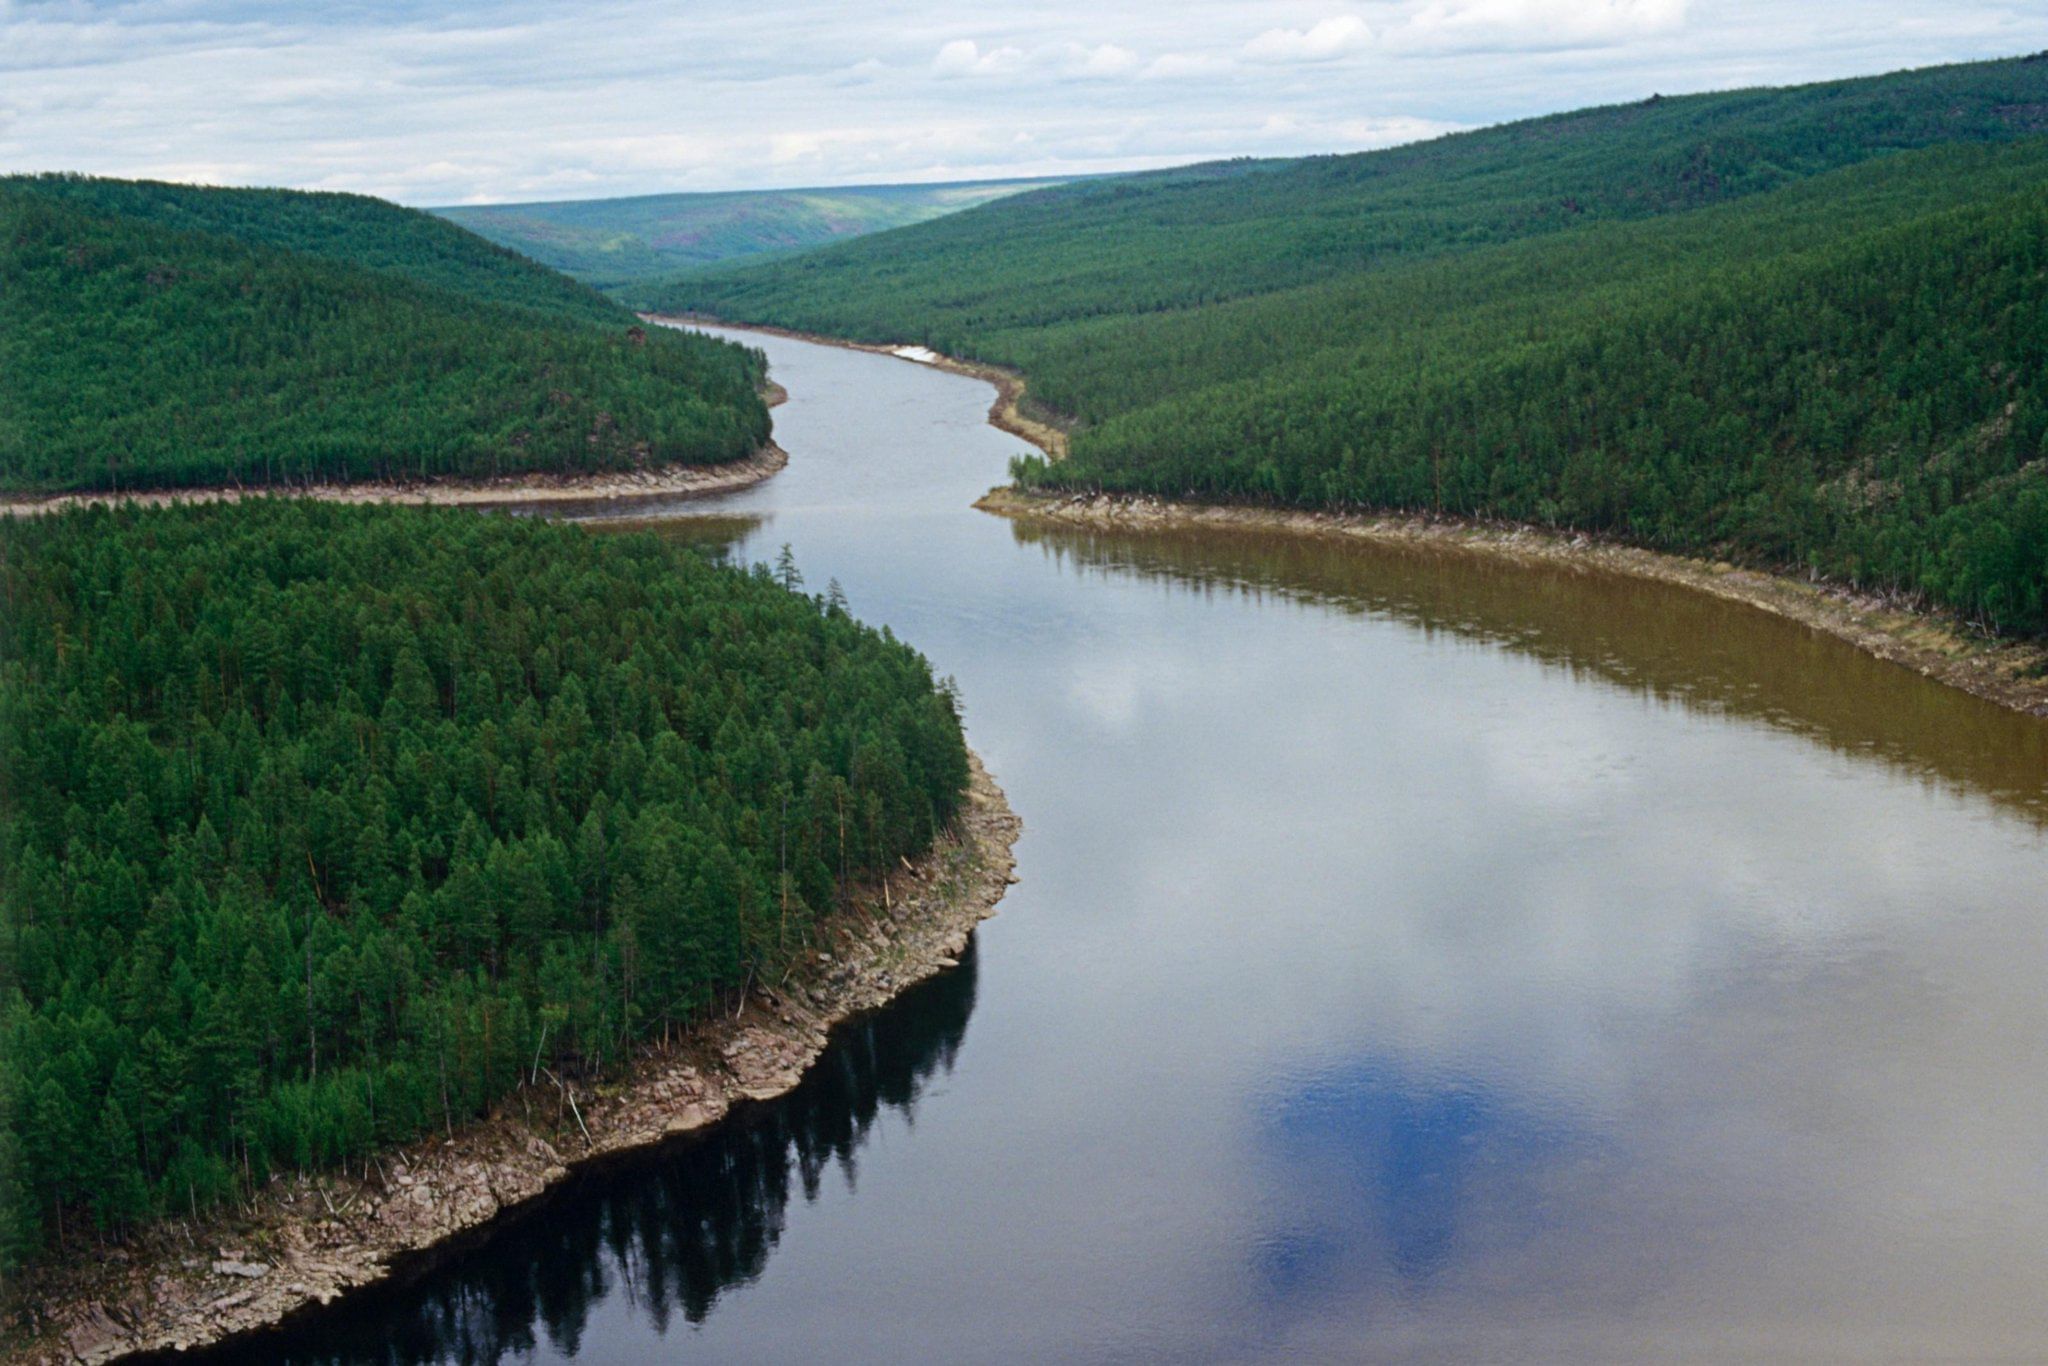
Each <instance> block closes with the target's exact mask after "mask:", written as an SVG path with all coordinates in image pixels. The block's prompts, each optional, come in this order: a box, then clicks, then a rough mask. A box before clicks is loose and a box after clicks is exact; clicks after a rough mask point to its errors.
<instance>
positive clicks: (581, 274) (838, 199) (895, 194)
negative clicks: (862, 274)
mask: <svg viewBox="0 0 2048 1366" xmlns="http://www.w3.org/2000/svg"><path fill="white" fill-rule="evenodd" d="M1058 183H1059V182H1058V181H1053V180H974V181H960V182H956V183H950V184H943V185H841V186H836V187H832V188H826V189H808V190H739V191H732V192H729V193H722V194H650V195H635V196H631V197H629V198H623V199H582V200H564V201H560V202H557V203H544V204H480V205H466V206H462V207H457V208H446V209H436V210H434V212H435V213H438V214H440V215H441V216H442V217H443V218H446V219H448V220H449V221H450V222H452V223H459V224H461V225H462V226H463V227H465V228H468V229H469V230H470V231H471V232H474V233H477V234H479V235H480V236H483V237H488V238H489V239H490V240H491V241H493V242H496V243H499V244H500V245H502V246H506V247H510V248H512V249H513V250H515V251H519V252H523V253H525V254H526V255H527V256H530V257H532V258H533V259H534V260H536V261H539V262H542V263H543V264H545V265H549V266H553V267H554V268H555V269H556V270H559V271H563V272H566V273H567V274H569V275H573V276H575V277H576V278H577V279H579V280H582V281H585V282H587V283H589V284H592V285H595V286H597V287H599V288H602V289H608V290H610V291H612V292H613V293H615V294H617V295H618V296H619V297H621V298H624V299H626V301H627V302H629V303H630V302H633V296H635V295H637V294H638V293H639V292H640V291H641V290H642V289H644V288H645V287H646V286H647V285H649V283H650V282H653V281H656V280H659V279H662V278H664V277H667V276H671V275H676V274H679V273H681V272H684V271H688V270H695V269H698V268H700V267H703V266H707V265H713V264H716V263H718V262H721V261H731V260H737V259H739V258H741V257H748V256H762V255H766V254H769V253H775V252H791V251H801V250H803V249H804V248H806V247H815V246H819V245H822V244H824V243H827V242H836V241H840V240H842V239H845V238H851V237H859V236H862V235H863V234H866V233H871V232H880V231H882V230H883V229H885V228H900V227H903V226H905V225H906V224H910V223H922V222H924V221H925V220H927V219H931V218H937V217H939V216H940V215H942V214H948V213H957V212H958V211H960V210H961V209H966V208H972V207H973V206H974V205H976V204H986V203H988V202H989V201H990V200H993V199H1001V198H1004V197H1005V196H1008V195H1014V194H1021V193H1023V192H1024V191H1026V190H1033V189H1039V188H1043V187H1044V186H1047V185H1053V184H1058Z"/></svg>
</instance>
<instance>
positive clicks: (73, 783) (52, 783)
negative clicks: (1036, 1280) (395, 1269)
mask: <svg viewBox="0 0 2048 1366" xmlns="http://www.w3.org/2000/svg"><path fill="white" fill-rule="evenodd" d="M0 595H4V601H5V603H6V611H5V612H4V613H0V773H4V774H6V775H7V780H6V782H5V784H4V785H0V867H4V868H5V869H6V879H5V885H4V887H0V1117H4V1124H0V1253H4V1254H5V1255H4V1257H0V1267H4V1266H5V1265H6V1263H7V1262H8V1261H11V1260H14V1259H19V1258H21V1257H24V1256H29V1255H33V1254H34V1253H35V1252H36V1251H37V1250H38V1249H39V1248H44V1247H47V1246H48V1245H49V1244H51V1243H52V1242H53V1241H57V1240H61V1239H70V1240H73V1241H76V1240H78V1239H81V1238H84V1237H89V1236H95V1235H99V1234H104V1233H106V1232H108V1231H111V1230H117V1229H119V1228H121V1227H122V1226H124V1225H127V1224H129V1223H132V1222H134V1221H137V1220H140V1219H145V1218H148V1217H150V1216H152V1215H155V1214H160V1213H163V1212H166V1211H180V1212H182V1211H187V1210H190V1209H193V1208H198V1207H204V1206H205V1205H207V1204H210V1203H212V1202H214V1201H218V1200H221V1199H224V1198H228V1197H231V1196H232V1195H234V1193H235V1192H237V1191H240V1190H245V1189H247V1188H248V1187H249V1186H250V1185H251V1183H257V1182H261V1181H263V1180H264V1179H265V1175H266V1173H267V1172H270V1171H274V1170H278V1169H288V1168H305V1167H308V1166H311V1165H314V1164H321V1163H332V1162H336V1161H340V1160H343V1159H346V1158H360V1157H361V1156H362V1155H363V1154H365V1153H367V1152H369V1151H371V1150H372V1149H373V1148H374V1147H375V1146H376V1145H379V1144H387V1143H391V1142H393V1141H397V1140H402V1139H405V1138H407V1137H408V1136H411V1135H415V1134H419V1133H422V1132H426V1131H436V1132H438V1131H441V1130H443V1129H444V1128H445V1127H447V1126H449V1125H453V1124H459V1123H460V1122H462V1121H463V1120H464V1119H465V1118H467V1117H469V1116H472V1115H475V1114H477V1113H479V1112H480V1111H481V1110H482V1109H483V1108H485V1107H486V1106H487V1105H488V1104H489V1103H490V1102H491V1101H492V1100H493V1099H494V1098H495V1097H498V1096H501V1095H503V1094H504V1093H505V1092H506V1091H507V1090H508V1089H509V1088H511V1087H512V1086H513V1085H514V1084H515V1083H516V1082H517V1081H518V1079H519V1078H521V1077H522V1076H526V1075H530V1074H531V1073H532V1069H533V1068H534V1067H535V1066H536V1065H546V1066H551V1067H554V1068H556V1069H558V1070H559V1069H563V1068H573V1069H577V1070H578V1071H581V1072H584V1073H589V1072H591V1071H593V1070H595V1069H598V1068H601V1067H602V1066H604V1065H605V1064H606V1063H607V1062H609V1061H611V1060H614V1059H616V1058H618V1057H619V1056H620V1054H621V1052H622V1050H624V1049H625V1048H626V1047H627V1046H628V1044H629V1043H630V1042H631V1041H633V1040H634V1039H636V1038H641V1037H645V1036H646V1035H647V1034H648V1033H649V1032H650V1031H658V1030H660V1029H661V1027H662V1026H663V1025H664V1024H665V1023H666V1022H670V1021H678V1020H686V1019H688V1018H690V1016H691V1015H692V1013H693V1012H696V1011H698V1010H700V1009H702V1008H703V1007H704V1006H705V1005H706V1004H707V1003H709V1002H711V1001H713V1000H714V999H716V998H717V997H718V996H719V994H720V993H722V992H725V991H728V990H730V989H732V988H734V987H736V986H737V985H738V984H739V983H740V982H741V981H742V979H743V978H744V977H745V975H746V974H747V973H748V972H749V971H756V972H760V971H766V970H769V969H772V968H774V967H776V966H777V965H778V964H780V963H782V962H783V961H785V960H786V958H787V957H788V956H789V955H790V954H791V953H793V952H795V951H796V950H797V949H798V948H799V947H800V946H801V945H802V944H803V942H804V939H805V934H806V929H807V927H808V926H809V925H810V924H811V922H812V920H813V918H814V917H816V916H819V915H821V914H824V913H825V912H827V911H828V910H830V909H831V908H833V907H834V906H835V904H836V903H837V901H838V899H839V897H840V896H841V894H842V891H843V889H844V887H845V886H846V884H847V882H848V880H849V879H858V878H860V877H861V876H862V875H863V874H865V873H868V872H870V871H872V870H874V869H877V868H879V867H882V866H884V865H886V864H889V863H891V862H893V861H894V860H896V859H897V858H898V857H900V856H902V855H905V854H909V853H912V852H915V851H917V850H919V849H920V848H922V847H923V846H924V845H925V844H926V843H927V842H928V841H929V840H930V839H931V837H932V835H933V833H934V831H935V830H936V829H937V828H938V827H939V826H940V824H941V823H943V822H944V821H946V820H947V819H948V818H949V816H950V815H951V814H952V812H953V811H954V809H955V807H956V804H957V803H958V801H959V799H960V796H961V794H962V792H963V790H964V787H965V783H966V779H967V761H966V753H965V749H964V746H963V743H962V739H961V733H960V725H959V720H958V718H957V716H956V714H955V711H954V708H953V705H952V703H951V701H950V699H949V698H948V696H947V695H946V694H945V693H944V692H942V691H940V690H939V689H937V688H936V687H935V686H934V681H933V679H932V676H931V673H930V670H929V668H928V666H927V665H926V664H925V662H924V661H923V660H922V659H921V658H920V657H919V656H918V655H916V654H915V653H914V652H912V651H911V650H910V649H908V648H907V647H905V646H903V645H901V644H898V643H897V642H895V641H894V640H893V639H892V638H890V637H888V636H887V635H886V634H881V633H877V632H875V631H872V630H869V629H868V628H866V627H863V626H861V625H859V624H858V623H856V622H854V621H853V620H851V619H850V618H848V617H847V616H846V614H845V613H844V611H843V610H841V609H840V608H839V607H838V606H836V605H834V604H830V603H827V602H824V601H821V600H816V599H812V598H808V597H804V596H802V595H801V594H799V593H795V592H791V591H787V589H786V587H785V586H784V585H783V584H779V583H777V582H776V581H775V580H774V579H773V578H772V577H770V576H769V575H768V574H767V573H766V571H755V572H752V573H748V572H743V571H739V570H734V569H729V568H725V567H721V566H717V565H714V564H712V563H711V562H709V561H707V560H704V559H701V558H698V557H697V556H695V555H693V554H692V553H691V552H688V551H685V550H681V549H678V548H675V547H674V546H671V545H668V544H665V543H663V542H661V541H659V540H656V539H655V538H652V537H647V536H627V537H618V538H614V537H599V536H594V535H591V534H588V533H586V532H584V531H582V530H581V529H578V528H574V527H567V526H561V525H553V524H547V523H542V522H538V521H524V520H515V519H507V518H493V517H478V516H475V515H474V514H467V513H458V512H449V511H430V510H420V509H404V508H355V507H341V506H334V505H327V504H319V503H313V502H307V501H297V502H293V501H285V500H274V501H273V500H256V501H252V502H246V503H242V504H236V505H226V506H208V507H190V506H185V507H177V508H171V509H158V510H152V511H138V510H136V509H135V508H134V507H133V506H132V505H131V506H129V507H123V508H114V509H108V508H105V507H95V508H92V509H89V510H76V509H75V510H72V511H68V512H64V513H59V514H53V515H51V516H48V517H43V518H30V519H12V520H8V519H0Z"/></svg>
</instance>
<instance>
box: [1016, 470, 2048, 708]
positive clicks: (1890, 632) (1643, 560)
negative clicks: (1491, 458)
mask: <svg viewBox="0 0 2048 1366" xmlns="http://www.w3.org/2000/svg"><path fill="white" fill-rule="evenodd" d="M975 506H976V507H978V508H980V509H982V510H983V511H985V512H992V513H995V514H997V515H999V516H1004V517H1010V518H1015V519H1018V520H1036V521H1046V522H1056V523H1062V524H1065V525H1069V526H1082V527H1094V528H1097V529H1102V530H1116V531H1143V532H1152V531H1162V532H1163V531H1171V530H1180V529H1208V530H1225V529H1228V530H1259V531H1275V532H1282V533H1286V534H1290V535H1301V536H1321V537H1331V538H1341V539H1350V540H1355V541H1370V542H1375V543H1379V544H1390V545H1433V546H1442V547H1446V548H1453V549H1457V550H1461V551H1467V552H1471V553H1476V554H1486V555H1495V556H1504V557H1507V558H1510V559H1516V560H1521V561H1524V562H1528V563H1543V564H1563V565H1571V566H1578V567H1583V568H1587V569H1596V570H1600V571H1604V572H1609V573H1618V574H1630V575H1635V576H1637V577H1640V578H1650V579H1657V580H1661V581H1663V582H1665V583H1676V584H1682V585H1684V586H1686V587H1688V588H1692V589H1695V590H1697V591H1699V592H1703V593H1709V594H1712V595H1713V596H1715V597H1718V598H1724V599H1727V600H1729V601H1732V602H1740V603H1745V604H1747V605H1749V606H1751V607H1755V608H1759V609H1761V610H1763V611H1766V612H1770V613H1773V614H1775V615H1777V616H1781V617H1788V618H1790V619H1791V620H1794V621H1797V622H1800V623H1801V624H1803V625H1806V626H1809V627H1811V628H1813V629H1814V630H1817V631H1824V632H1826V633H1827V634H1829V635H1831V636H1835V637H1836V638H1838V639H1841V640H1844V641H1847V642H1848V643H1850V644H1851V645H1854V646H1856V647H1857V648H1858V649H1860V650H1863V651H1865V652H1866V653H1868V654H1872V655H1875V656H1877V657H1878V658H1879V659H1883V660H1887V661H1890V662H1891V663H1894V664H1899V665H1902V666H1904V667H1906V668H1909V669H1912V670H1914V671H1915V672H1917V673H1920V674H1923V675H1925V676H1926V677H1928V678H1932V679H1935V680H1937V681H1939V682H1942V683H1946V684H1948V685H1949V686H1951V687H1956V688H1961V689H1962V690H1963V691H1965V692H1968V693H1972V694H1974V695H1976V696H1978V697H1981V698H1984V699H1985V700H1986V701H1990V702H1995V703H1997V704H1998V705H2000V706H2003V707H2010V708H2012V709H2013V710H2015V711H2020V712H2026V713H2028V714H2031V715H2035V716H2048V646H2044V645H2042V644H2040V643H2036V642H2021V641H2013V640H2004V639H2000V638H1998V637H1995V636H1991V635H1988V634H1986V633H1984V632H1981V631H1977V630H1975V629H1973V628H1972V627H1970V626H1969V625H1968V624H1967V623H1966V622H1963V621H1961V620H1959V619H1957V618H1955V617H1953V616H1951V615H1948V614H1944V613H1939V612H1933V611H1928V610H1925V609H1922V608H1918V607H1914V606H1910V605H1906V604H1901V603H1898V602H1893V601H1888V600H1887V599H1885V598H1882V597H1879V596H1877V595H1874V594H1867V593H1857V592H1854V591H1852V590H1849V589H1845V588H1842V587H1840V586H1837V585H1832V584H1828V583H1824V582H1815V583H1805V582H1802V581H1800V580H1798V579H1793V578H1788V577H1786V576H1784V575H1781V574H1772V573H1768V572H1765V571H1761V570H1755V569H1744V568H1740V567H1738V566H1735V565H1731V564H1726V563H1718V562H1710V561H1706V560H1698V559H1691V558H1688V557H1685V556H1680V555H1667V554H1664V553H1662V552H1659V551H1654V550H1644V549H1641V548H1640V547H1636V546H1629V545H1621V544H1617V543H1614V542H1610V541H1604V540H1600V539H1598V538H1594V537H1589V536H1565V535H1559V534H1557V533H1553V532H1549V531H1544V530H1542V529H1540V528H1536V527H1528V526H1516V525H1511V524H1505V523H1494V522H1474V521H1465V520H1460V519H1454V518H1436V517H1410V516H1399V515H1395V514H1373V513H1333V512H1309V511H1296V510H1290V509H1283V508H1260V507H1241V506H1234V505H1229V504H1213V503H1191V502H1178V501H1171V500H1164V499H1158V498H1149V497H1136V496H1121V495H1109V494H1057V493H1041V492H1036V491H1026V490H1020V489H1015V488H999V489H995V490H993V491H991V492H990V493H989V494H988V495H987V496H986V497H984V498H982V499H981V500H980V501H979V502H977V503H976V504H975Z"/></svg>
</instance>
